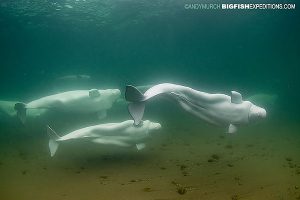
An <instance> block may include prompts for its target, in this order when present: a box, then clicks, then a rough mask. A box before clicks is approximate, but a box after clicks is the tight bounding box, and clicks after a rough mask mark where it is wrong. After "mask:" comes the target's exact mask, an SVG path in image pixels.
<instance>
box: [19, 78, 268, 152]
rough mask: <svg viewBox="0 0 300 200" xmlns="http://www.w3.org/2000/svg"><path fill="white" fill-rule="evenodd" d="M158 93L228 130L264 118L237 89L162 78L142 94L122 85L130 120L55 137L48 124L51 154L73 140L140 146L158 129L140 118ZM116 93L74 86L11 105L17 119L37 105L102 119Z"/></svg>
mask: <svg viewBox="0 0 300 200" xmlns="http://www.w3.org/2000/svg"><path fill="white" fill-rule="evenodd" d="M159 95H164V96H166V97H167V98H172V99H174V100H175V101H176V102H177V103H178V104H179V106H180V107H181V108H182V109H183V110H185V111H186V112H188V113H191V114H193V115H194V116H196V117H198V118H200V119H202V120H204V121H206V122H208V123H211V124H214V125H218V126H223V127H226V128H227V132H228V133H234V132H236V131H237V129H238V128H237V127H239V126H240V125H244V124H248V123H253V122H257V121H260V120H261V119H263V118H265V117H266V110H265V109H263V108H261V107H259V106H256V105H254V104H253V103H252V102H250V101H244V100H243V98H242V95H241V94H240V93H238V92H236V91H231V95H230V96H228V95H225V94H210V93H206V92H201V91H197V90H194V89H192V88H190V87H186V86H182V85H176V84H171V83H163V84H158V85H154V86H149V88H148V89H147V90H146V91H145V93H144V94H143V93H142V92H140V91H139V89H138V87H134V86H131V85H127V86H126V91H125V99H126V101H127V102H129V103H128V111H129V113H130V115H131V117H132V118H133V120H127V121H123V122H118V123H106V124H98V125H95V126H89V127H84V128H81V129H79V130H75V131H73V132H71V133H68V134H65V135H64V136H59V135H58V134H57V133H56V132H55V131H54V130H53V129H52V128H51V127H50V126H48V125H47V133H48V135H49V137H50V140H49V149H50V155H51V156H54V155H55V153H56V150H57V148H58V146H59V145H60V144H61V143H63V142H64V141H67V140H75V139H77V140H79V139H85V140H88V141H91V142H94V143H97V144H103V145H115V146H119V147H133V146H135V147H136V148H137V149H138V150H141V149H143V148H145V146H146V145H145V144H144V141H145V140H146V139H147V138H148V137H149V136H150V132H152V131H154V130H158V129H160V128H161V125H160V124H159V123H156V122H151V121H149V120H145V121H143V115H144V110H145V105H146V103H147V101H148V100H149V99H153V98H155V97H156V96H159ZM120 96H121V92H120V90H118V89H106V90H97V89H92V90H76V91H68V92H63V93H59V94H54V95H51V96H46V97H43V98H40V99H37V100H34V101H31V102H29V103H27V104H24V103H15V105H14V109H15V110H16V113H17V116H18V118H19V119H20V120H21V122H22V123H25V122H26V115H27V114H26V113H27V111H29V110H37V109H43V110H48V109H51V110H55V111H62V112H72V113H78V114H82V113H97V114H98V116H99V118H104V117H106V111H107V110H108V109H110V108H111V107H112V105H113V103H114V102H116V101H117V100H119V99H120Z"/></svg>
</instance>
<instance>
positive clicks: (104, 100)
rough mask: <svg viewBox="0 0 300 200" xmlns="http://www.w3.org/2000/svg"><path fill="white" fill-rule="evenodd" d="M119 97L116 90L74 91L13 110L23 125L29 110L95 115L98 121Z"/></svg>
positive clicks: (17, 105) (51, 96) (47, 97)
mask: <svg viewBox="0 0 300 200" xmlns="http://www.w3.org/2000/svg"><path fill="white" fill-rule="evenodd" d="M120 95H121V92H120V90H118V89H106V90H98V89H91V90H74V91H68V92H63V93H58V94H54V95H50V96H46V97H42V98H40V99H37V100H34V101H31V102H29V103H27V104H24V103H16V104H15V110H16V111H17V115H18V117H19V118H20V120H21V121H22V122H23V123H25V121H26V110H29V109H45V110H49V109H50V110H53V111H59V112H67V113H74V114H89V113H97V115H98V117H99V119H102V118H105V117H106V111H107V110H108V109H110V108H111V107H112V105H113V103H114V102H115V101H116V100H117V99H118V98H119V97H120Z"/></svg>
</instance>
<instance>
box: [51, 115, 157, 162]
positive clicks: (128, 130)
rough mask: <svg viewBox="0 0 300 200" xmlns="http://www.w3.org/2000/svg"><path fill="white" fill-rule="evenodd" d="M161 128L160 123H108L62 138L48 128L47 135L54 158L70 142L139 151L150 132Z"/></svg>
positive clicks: (130, 121)
mask: <svg viewBox="0 0 300 200" xmlns="http://www.w3.org/2000/svg"><path fill="white" fill-rule="evenodd" d="M160 128H161V125H160V124H159V123H155V122H151V121H149V120H146V121H143V122H142V123H141V125H139V126H135V125H134V124H133V120H127V121H124V122H120V123H108V124H100V125H95V126H89V127H85V128H82V129H79V130H76V131H73V132H71V133H68V134H66V135H64V136H62V137H60V136H58V135H57V134H56V133H55V132H54V131H53V129H51V128H50V127H49V126H47V133H48V135H49V137H50V140H49V149H50V154H51V156H54V155H55V153H56V151H57V148H58V146H59V145H60V144H61V143H63V142H65V141H68V140H88V141H91V142H93V143H97V144H102V145H113V146H119V147H133V146H135V147H136V148H137V149H138V150H141V149H143V148H145V146H146V145H145V144H144V143H143V142H144V141H145V140H146V139H147V138H148V137H149V136H150V132H152V131H154V130H158V129H160Z"/></svg>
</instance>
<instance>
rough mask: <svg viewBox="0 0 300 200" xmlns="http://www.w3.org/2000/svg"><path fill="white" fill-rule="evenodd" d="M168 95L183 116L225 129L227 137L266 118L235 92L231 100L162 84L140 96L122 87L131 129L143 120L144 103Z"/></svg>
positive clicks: (134, 90)
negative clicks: (175, 102)
mask: <svg viewBox="0 0 300 200" xmlns="http://www.w3.org/2000/svg"><path fill="white" fill-rule="evenodd" d="M162 94H165V95H168V96H169V97H170V98H173V99H175V100H176V101H177V102H178V103H179V105H180V106H181V107H182V108H183V109H184V110H185V111H187V112H189V113H191V114H193V115H195V116H197V117H199V118H201V119H202V120H204V121H207V122H209V123H211V124H214V125H218V126H223V127H226V128H228V132H229V133H234V132H236V131H237V126H239V125H242V124H248V123H252V122H256V121H259V120H261V119H263V118H265V117H266V110H265V109H263V108H261V107H258V106H256V105H254V104H253V103H251V102H250V101H243V98H242V95H241V94H240V93H238V92H236V91H232V92H231V96H228V95H225V94H210V93H206V92H201V91H197V90H194V89H192V88H189V87H186V86H181V85H175V84H171V83H163V84H159V85H155V86H153V87H151V88H150V89H148V90H147V91H146V92H145V93H144V94H142V93H141V92H140V91H139V90H138V89H137V88H135V87H134V86H130V85H128V86H126V91H125V99H126V100H127V101H129V102H130V103H129V105H128V110H129V113H130V115H131V116H132V118H133V119H134V123H135V125H138V124H139V123H140V121H141V120H142V118H143V114H144V109H145V103H146V102H147V101H148V100H149V99H151V98H153V97H155V96H157V95H162Z"/></svg>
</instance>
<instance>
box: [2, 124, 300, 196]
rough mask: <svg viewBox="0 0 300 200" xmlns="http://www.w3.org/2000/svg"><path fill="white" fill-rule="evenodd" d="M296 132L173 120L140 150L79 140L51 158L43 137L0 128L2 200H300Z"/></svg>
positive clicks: (284, 128) (283, 128)
mask: <svg viewBox="0 0 300 200" xmlns="http://www.w3.org/2000/svg"><path fill="white" fill-rule="evenodd" d="M166 124H167V125H166ZM182 124H185V125H184V126H183V125H182ZM191 124H193V126H191ZM17 130H18V129H17V128H16V129H15V131H17ZM299 130H300V125H299V124H297V123H296V122H294V123H293V122H286V121H278V122H272V123H271V122H267V123H264V124H261V125H257V126H254V127H244V128H241V130H240V131H239V132H238V133H237V134H226V133H224V130H222V129H219V128H215V127H211V126H208V125H205V124H203V123H195V121H190V120H188V119H187V122H186V123H183V122H182V120H178V119H176V120H174V121H169V122H166V123H165V124H163V129H162V130H161V131H160V132H158V133H155V134H153V136H152V137H151V138H150V140H149V141H147V142H146V143H147V148H146V149H144V150H142V151H139V152H138V151H137V150H136V149H134V148H132V149H122V148H121V149H120V148H107V147H103V146H97V145H96V144H90V143H87V142H76V141H74V142H69V143H66V144H63V145H61V146H60V147H59V149H58V152H57V154H56V155H55V157H53V158H51V157H50V155H49V152H48V138H47V135H46V133H41V134H39V136H36V135H37V134H38V133H32V131H29V130H28V131H22V132H23V133H22V135H20V134H17V133H14V134H12V135H11V136H9V135H8V133H7V132H6V131H5V130H1V146H0V147H1V151H0V177H1V179H0V199H3V200H17V199H22V200H27V199H28V200H32V199H43V200H48V199H51V200H53V199H62V200H77V199H78V200H79V199H105V200H106V199H107V200H109V199H114V200H116V199H124V200H125V199H126V200H127V199H128V200H133V199H151V200H173V199H174V200H175V199H191V200H192V199H195V200H196V199H197V200H198V199H207V200H214V199H218V200H219V199H222V200H223V199H229V200H230V199H231V200H237V199H249V200H250V199H255V200H257V199H264V200H267V199H278V200H283V199H300V156H299V152H300V135H299ZM10 132H13V131H11V130H10ZM9 134H11V133H9Z"/></svg>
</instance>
